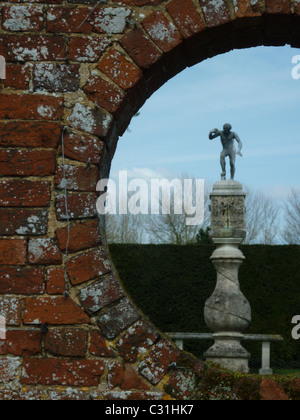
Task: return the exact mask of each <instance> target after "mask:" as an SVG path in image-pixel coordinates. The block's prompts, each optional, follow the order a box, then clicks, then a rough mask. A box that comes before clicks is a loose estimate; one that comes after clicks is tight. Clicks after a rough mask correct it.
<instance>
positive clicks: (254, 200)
mask: <svg viewBox="0 0 300 420" xmlns="http://www.w3.org/2000/svg"><path fill="white" fill-rule="evenodd" d="M245 190H246V193H247V196H246V202H245V205H246V230H247V235H246V238H245V241H244V243H245V244H248V245H251V244H264V245H274V244H276V243H278V233H279V228H278V226H279V214H280V207H279V206H278V205H277V204H276V202H275V201H274V200H272V198H270V197H267V196H266V195H265V194H263V193H262V192H260V191H255V190H253V189H250V188H245Z"/></svg>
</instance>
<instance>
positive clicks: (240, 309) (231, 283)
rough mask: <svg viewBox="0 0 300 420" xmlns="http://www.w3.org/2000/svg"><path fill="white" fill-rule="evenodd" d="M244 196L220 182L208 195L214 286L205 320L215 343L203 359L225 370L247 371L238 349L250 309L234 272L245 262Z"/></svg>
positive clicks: (235, 187)
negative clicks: (243, 250) (215, 282)
mask: <svg viewBox="0 0 300 420" xmlns="http://www.w3.org/2000/svg"><path fill="white" fill-rule="evenodd" d="M244 203H245V193H244V192H243V191H242V185H241V184H240V183H238V182H236V181H220V182H218V183H216V184H215V185H214V189H213V192H212V193H211V219H212V220H211V222H212V239H213V241H214V243H215V244H216V245H217V249H216V250H215V251H214V253H213V255H212V257H211V259H212V262H213V264H214V266H215V268H216V271H217V285H216V288H215V291H214V293H213V294H212V296H211V297H210V298H209V299H208V300H207V302H206V304H205V311H204V314H205V321H206V324H207V326H208V327H209V328H210V329H211V330H212V331H213V333H214V334H213V335H214V338H215V344H214V345H213V346H212V347H211V348H210V349H209V350H208V351H207V352H206V353H205V358H206V359H207V360H212V361H214V362H216V363H219V364H220V365H222V366H223V367H225V368H228V369H232V370H235V371H241V372H246V373H247V372H248V371H249V368H248V361H249V357H250V354H249V353H248V352H247V351H246V350H245V349H244V348H243V347H242V345H241V340H242V339H243V332H244V331H245V330H246V328H247V327H248V326H249V324H250V322H251V308H250V305H249V303H248V301H247V299H246V298H245V296H244V295H243V294H242V292H241V290H240V285H239V279H238V271H239V268H240V266H241V264H242V262H243V260H244V259H245V257H244V255H243V254H242V252H241V251H240V250H239V248H238V247H239V244H240V243H241V242H242V241H243V239H244V237H245V235H246V230H245V218H244V215H245V204H244Z"/></svg>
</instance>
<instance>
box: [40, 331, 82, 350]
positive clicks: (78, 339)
mask: <svg viewBox="0 0 300 420" xmlns="http://www.w3.org/2000/svg"><path fill="white" fill-rule="evenodd" d="M87 342H88V332H87V331H85V330H80V329H71V328H67V329H63V330H59V329H54V330H49V331H48V332H47V334H46V336H45V351H47V352H49V353H51V354H53V355H54V356H64V357H84V356H85V353H86V351H87Z"/></svg>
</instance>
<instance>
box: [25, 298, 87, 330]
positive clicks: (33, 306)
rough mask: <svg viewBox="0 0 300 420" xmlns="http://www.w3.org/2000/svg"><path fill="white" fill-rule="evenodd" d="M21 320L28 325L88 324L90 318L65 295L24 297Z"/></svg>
mask: <svg viewBox="0 0 300 420" xmlns="http://www.w3.org/2000/svg"><path fill="white" fill-rule="evenodd" d="M24 303H25V310H24V312H23V322H24V324H28V325H39V324H48V325H68V324H89V323H90V318H89V317H88V316H87V315H86V314H85V313H84V311H83V310H82V309H81V308H80V307H79V306H78V305H76V303H75V302H74V301H73V300H72V299H70V298H67V297H62V296H52V297H45V298H42V297H38V298H26V299H25V302H24Z"/></svg>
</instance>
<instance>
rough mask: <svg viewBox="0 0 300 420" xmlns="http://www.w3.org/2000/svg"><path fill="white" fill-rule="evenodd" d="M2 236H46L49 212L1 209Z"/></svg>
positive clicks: (0, 227) (0, 228)
mask: <svg viewBox="0 0 300 420" xmlns="http://www.w3.org/2000/svg"><path fill="white" fill-rule="evenodd" d="M0 220H1V225H0V235H14V234H18V235H33V236H36V235H45V234H46V233H47V229H48V212H47V210H35V209H18V211H17V212H16V211H15V210H14V209H6V208H0Z"/></svg>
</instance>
